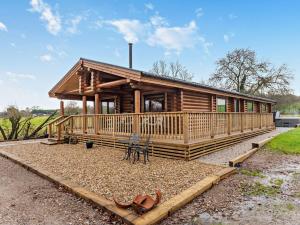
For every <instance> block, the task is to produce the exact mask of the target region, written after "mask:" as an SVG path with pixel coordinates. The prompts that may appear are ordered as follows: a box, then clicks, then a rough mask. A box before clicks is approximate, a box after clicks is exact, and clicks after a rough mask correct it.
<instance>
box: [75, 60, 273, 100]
mask: <svg viewBox="0 0 300 225" xmlns="http://www.w3.org/2000/svg"><path fill="white" fill-rule="evenodd" d="M80 60H83V61H87V62H92V63H96V64H100V65H107V66H112V67H116V68H120V69H125V70H128V71H133V72H138V73H141V75H142V76H145V77H151V78H156V79H160V80H167V81H171V82H176V83H180V84H186V85H191V86H194V87H201V88H205V89H209V90H216V91H220V92H223V93H228V94H234V95H239V96H244V97H247V98H253V99H257V100H262V101H267V102H273V103H276V101H275V100H273V99H269V98H264V97H260V96H255V95H249V94H245V93H241V92H237V91H229V90H226V89H223V88H216V87H212V86H209V85H205V84H200V83H197V82H192V81H185V80H182V79H178V78H174V77H168V76H160V75H157V74H153V73H150V72H146V71H142V70H137V69H131V68H128V67H123V66H118V65H114V64H109V63H104V62H100V61H95V60H91V59H86V58H80Z"/></svg>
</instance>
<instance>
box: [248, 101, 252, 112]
mask: <svg viewBox="0 0 300 225" xmlns="http://www.w3.org/2000/svg"><path fill="white" fill-rule="evenodd" d="M247 112H253V102H251V101H248V102H247Z"/></svg>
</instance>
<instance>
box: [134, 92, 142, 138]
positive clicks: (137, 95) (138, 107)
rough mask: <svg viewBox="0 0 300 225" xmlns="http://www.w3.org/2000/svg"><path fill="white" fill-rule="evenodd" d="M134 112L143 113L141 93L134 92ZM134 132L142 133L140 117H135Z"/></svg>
mask: <svg viewBox="0 0 300 225" xmlns="http://www.w3.org/2000/svg"><path fill="white" fill-rule="evenodd" d="M134 112H135V113H136V114H139V113H140V112H141V91H140V90H139V89H136V90H134ZM133 130H134V133H137V134H138V133H140V124H139V115H134V116H133Z"/></svg>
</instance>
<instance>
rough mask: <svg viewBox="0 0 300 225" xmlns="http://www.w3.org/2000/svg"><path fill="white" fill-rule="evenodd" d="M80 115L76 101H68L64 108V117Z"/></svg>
mask: <svg viewBox="0 0 300 225" xmlns="http://www.w3.org/2000/svg"><path fill="white" fill-rule="evenodd" d="M79 113H80V108H79V107H78V105H77V102H76V101H70V102H68V104H67V105H66V107H65V114H66V115H77V114H79Z"/></svg>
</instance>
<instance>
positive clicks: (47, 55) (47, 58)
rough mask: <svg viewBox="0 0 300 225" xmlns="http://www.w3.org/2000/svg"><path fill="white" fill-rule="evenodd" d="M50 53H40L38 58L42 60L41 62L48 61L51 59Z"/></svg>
mask: <svg viewBox="0 0 300 225" xmlns="http://www.w3.org/2000/svg"><path fill="white" fill-rule="evenodd" d="M52 59H53V58H52V55H50V54H45V55H42V56H40V60H41V61H42V62H50V61H52Z"/></svg>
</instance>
